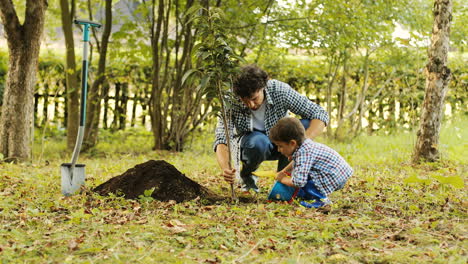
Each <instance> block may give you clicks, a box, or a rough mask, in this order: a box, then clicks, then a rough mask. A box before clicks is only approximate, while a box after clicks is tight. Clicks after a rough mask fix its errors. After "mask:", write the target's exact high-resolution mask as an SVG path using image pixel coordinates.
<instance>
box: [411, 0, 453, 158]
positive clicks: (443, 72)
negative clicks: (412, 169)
mask: <svg viewBox="0 0 468 264" xmlns="http://www.w3.org/2000/svg"><path fill="white" fill-rule="evenodd" d="M433 14H434V23H433V27H432V38H431V45H430V47H429V51H428V55H429V62H428V64H427V65H426V68H425V70H424V71H425V74H426V88H425V96H424V103H423V107H422V113H421V121H420V125H419V131H418V133H417V136H418V138H417V141H416V146H415V149H414V153H413V161H414V162H416V163H417V162H419V161H421V160H426V161H435V160H437V159H438V158H439V147H438V145H439V132H440V123H441V122H440V121H441V118H442V114H443V108H444V107H443V106H444V99H445V94H446V93H447V90H448V84H449V81H450V75H451V74H450V69H449V68H448V67H447V57H448V56H447V55H448V51H449V35H450V22H451V20H452V2H451V0H435V2H434V9H433Z"/></svg>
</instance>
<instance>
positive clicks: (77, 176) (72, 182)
mask: <svg viewBox="0 0 468 264" xmlns="http://www.w3.org/2000/svg"><path fill="white" fill-rule="evenodd" d="M60 172H61V174H62V194H63V195H65V196H71V195H73V194H75V192H76V191H78V190H79V189H80V188H81V186H83V185H84V184H85V178H86V175H85V165H84V164H75V168H74V169H73V172H72V164H71V163H63V164H62V165H61V166H60Z"/></svg>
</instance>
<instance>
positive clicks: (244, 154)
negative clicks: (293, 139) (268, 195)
mask: <svg viewBox="0 0 468 264" xmlns="http://www.w3.org/2000/svg"><path fill="white" fill-rule="evenodd" d="M301 123H302V125H303V126H304V128H305V129H307V128H308V127H309V125H310V120H307V119H301ZM240 147H241V161H242V170H241V172H240V176H241V178H242V180H243V181H244V184H245V188H246V189H254V190H255V191H258V187H257V185H256V176H253V175H252V172H254V171H255V170H256V169H258V167H259V166H260V164H261V163H262V162H263V161H265V160H278V168H277V170H278V171H280V170H282V169H283V168H284V167H286V166H287V165H288V164H289V160H288V158H287V157H285V156H284V155H282V154H281V153H280V152H278V148H277V147H276V145H275V144H273V143H272V142H271V141H270V139H269V138H268V136H267V135H266V134H265V133H264V132H262V131H253V132H251V133H249V134H247V135H245V136H243V137H242V140H241V146H240Z"/></svg>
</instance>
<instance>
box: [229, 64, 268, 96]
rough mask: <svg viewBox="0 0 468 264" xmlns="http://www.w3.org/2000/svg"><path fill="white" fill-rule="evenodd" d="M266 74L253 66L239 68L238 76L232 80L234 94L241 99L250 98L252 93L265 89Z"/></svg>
mask: <svg viewBox="0 0 468 264" xmlns="http://www.w3.org/2000/svg"><path fill="white" fill-rule="evenodd" d="M267 81H268V74H267V73H266V72H265V71H264V70H262V69H261V68H259V67H258V66H257V65H255V64H250V65H246V66H244V67H242V68H241V72H240V74H239V75H238V76H237V78H236V79H235V80H234V83H233V88H234V93H235V94H236V95H238V96H240V97H241V98H251V97H252V95H253V94H254V93H256V92H257V91H259V90H260V89H262V88H265V87H266V85H267Z"/></svg>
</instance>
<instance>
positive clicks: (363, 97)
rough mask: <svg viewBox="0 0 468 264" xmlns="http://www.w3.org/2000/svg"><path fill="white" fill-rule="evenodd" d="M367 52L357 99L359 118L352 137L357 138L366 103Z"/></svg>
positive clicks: (367, 52) (367, 80)
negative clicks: (359, 93) (359, 94)
mask: <svg viewBox="0 0 468 264" xmlns="http://www.w3.org/2000/svg"><path fill="white" fill-rule="evenodd" d="M368 82H369V51H368V50H366V56H365V57H364V83H363V84H362V89H361V96H360V98H359V116H358V120H357V123H356V130H355V133H354V135H355V136H357V135H358V134H359V132H360V131H361V128H362V119H363V118H364V104H365V102H366V95H367V89H368V87H369V85H368Z"/></svg>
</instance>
